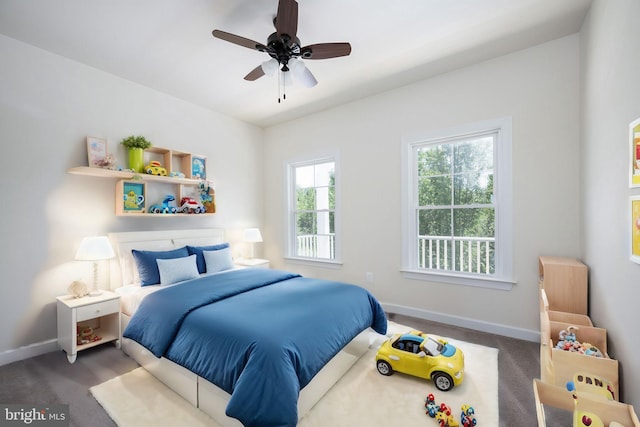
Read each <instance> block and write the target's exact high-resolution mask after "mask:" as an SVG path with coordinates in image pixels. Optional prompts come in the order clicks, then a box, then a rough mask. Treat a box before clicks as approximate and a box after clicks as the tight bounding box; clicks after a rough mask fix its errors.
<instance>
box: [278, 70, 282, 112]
mask: <svg viewBox="0 0 640 427" xmlns="http://www.w3.org/2000/svg"><path fill="white" fill-rule="evenodd" d="M281 74H282V72H281V71H280V69H278V104H280V75H281Z"/></svg>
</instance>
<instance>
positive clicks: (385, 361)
mask: <svg viewBox="0 0 640 427" xmlns="http://www.w3.org/2000/svg"><path fill="white" fill-rule="evenodd" d="M376 367H377V368H378V372H380V373H381V374H382V375H391V374H393V372H394V371H397V372H402V373H404V374H409V375H413V376H416V377H420V378H425V379H430V380H432V381H433V383H434V385H435V386H436V388H437V389H438V390H440V391H449V390H451V389H452V388H453V387H454V386H457V385H460V384H462V381H463V379H464V354H463V353H462V350H460V349H459V348H457V347H455V346H453V345H452V344H449V343H448V342H447V341H445V340H444V339H442V338H440V337H437V336H429V335H427V334H425V333H422V332H420V331H415V330H413V331H410V332H408V333H405V334H395V335H393V336H392V337H391V338H389V339H388V340H387V341H385V342H384V343H383V344H382V345H381V346H380V349H378V353H377V354H376Z"/></svg>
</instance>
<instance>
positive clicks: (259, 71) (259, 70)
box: [244, 65, 264, 82]
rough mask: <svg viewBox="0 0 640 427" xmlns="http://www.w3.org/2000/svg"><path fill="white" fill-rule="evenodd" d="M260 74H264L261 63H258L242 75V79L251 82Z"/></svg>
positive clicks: (260, 75)
mask: <svg viewBox="0 0 640 427" xmlns="http://www.w3.org/2000/svg"><path fill="white" fill-rule="evenodd" d="M262 76H264V70H263V69H262V65H258V66H257V67H256V68H254V69H253V70H251V71H250V72H249V74H247V75H246V76H244V79H245V80H248V81H250V82H252V81H254V80H258V79H259V78H260V77H262Z"/></svg>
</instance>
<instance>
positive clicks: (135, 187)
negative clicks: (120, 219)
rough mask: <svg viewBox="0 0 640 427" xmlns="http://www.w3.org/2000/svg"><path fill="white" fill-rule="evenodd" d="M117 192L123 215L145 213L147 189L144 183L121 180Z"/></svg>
mask: <svg viewBox="0 0 640 427" xmlns="http://www.w3.org/2000/svg"><path fill="white" fill-rule="evenodd" d="M118 190H119V191H118V192H117V195H118V197H120V198H121V203H122V205H121V206H122V212H123V213H144V212H146V203H147V201H146V198H147V187H146V183H145V182H144V181H128V180H122V181H120V185H119V187H118Z"/></svg>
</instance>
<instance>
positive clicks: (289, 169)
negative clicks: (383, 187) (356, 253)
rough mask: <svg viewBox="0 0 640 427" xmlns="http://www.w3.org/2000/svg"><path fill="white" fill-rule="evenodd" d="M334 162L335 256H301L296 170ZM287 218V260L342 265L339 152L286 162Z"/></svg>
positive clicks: (300, 262)
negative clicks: (299, 250) (297, 223)
mask: <svg viewBox="0 0 640 427" xmlns="http://www.w3.org/2000/svg"><path fill="white" fill-rule="evenodd" d="M330 162H333V164H334V185H335V193H334V196H335V208H334V209H333V216H334V218H333V221H334V222H333V228H334V242H333V244H334V258H333V259H327V258H314V257H301V256H298V255H296V217H295V213H296V181H295V171H296V169H297V168H298V167H304V166H313V165H318V164H323V163H330ZM286 177H287V183H286V185H287V190H286V212H287V215H286V219H285V223H286V224H285V233H286V236H285V242H286V244H285V254H286V255H285V257H284V258H285V260H286V261H287V262H293V263H297V264H307V265H315V266H324V267H328V268H338V267H339V266H341V265H342V261H341V259H342V245H341V241H342V238H341V235H342V233H341V230H342V227H341V217H342V215H341V213H340V206H341V203H340V200H341V198H340V194H341V190H340V181H341V180H340V159H339V155H338V153H337V152H332V153H325V154H323V155H316V156H309V157H305V158H300V159H295V160H289V161H287V162H286Z"/></svg>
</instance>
